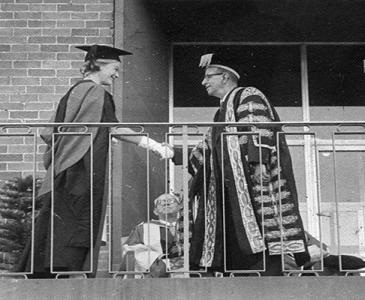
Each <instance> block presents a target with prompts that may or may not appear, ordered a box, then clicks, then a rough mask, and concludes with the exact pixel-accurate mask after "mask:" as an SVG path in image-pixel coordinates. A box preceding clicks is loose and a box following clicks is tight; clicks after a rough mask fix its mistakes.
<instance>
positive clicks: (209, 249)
mask: <svg viewBox="0 0 365 300" xmlns="http://www.w3.org/2000/svg"><path fill="white" fill-rule="evenodd" d="M275 121H280V119H279V117H278V115H277V113H276V111H275V109H274V107H272V105H271V104H270V103H269V101H268V100H267V99H266V97H265V96H264V95H263V94H262V93H261V92H260V91H259V90H257V89H256V88H253V87H248V88H235V89H233V90H232V91H231V92H229V93H228V94H227V95H226V96H225V97H224V98H223V100H222V102H221V107H220V109H219V110H218V111H217V112H216V114H215V117H214V122H230V123H233V122H236V123H237V126H229V127H228V126H218V127H213V128H212V129H211V130H210V131H208V135H207V137H206V139H205V140H203V141H202V142H201V143H199V144H198V145H197V146H196V147H195V148H194V149H193V150H192V151H191V154H190V160H189V163H190V164H189V170H190V173H191V174H192V176H193V177H192V180H191V184H190V190H189V198H190V199H193V198H195V197H196V198H197V199H198V209H197V216H196V219H195V222H194V226H193V233H192V239H191V245H190V263H191V266H192V268H199V267H211V268H215V269H220V270H224V269H223V266H224V261H226V270H228V271H229V270H232V271H233V270H247V269H250V267H251V266H255V268H258V269H263V266H262V267H257V262H258V261H260V260H261V261H262V257H263V253H265V254H266V255H276V256H277V255H280V254H281V253H282V252H284V253H289V252H290V253H294V255H295V257H296V261H297V263H298V265H303V264H304V263H305V262H306V261H307V260H308V259H309V256H308V253H307V245H306V240H305V235H304V229H303V224H302V220H301V217H300V214H299V209H298V196H297V191H296V186H295V180H294V175H293V170H292V162H291V157H290V153H289V150H288V146H287V144H286V140H285V136H283V135H282V134H279V132H280V128H279V126H276V127H271V126H266V127H265V126H256V127H255V128H253V127H252V126H245V127H242V126H241V127H240V126H238V125H239V123H240V122H242V123H248V122H275ZM236 133H238V135H236ZM177 154H178V152H177ZM278 154H280V155H278ZM279 157H280V166H279V161H278V158H279ZM204 158H205V160H204ZM174 160H175V162H178V161H179V159H178V156H176V157H175V158H174ZM258 163H262V164H265V165H266V166H267V168H268V172H269V173H270V182H268V183H263V185H262V186H261V185H260V184H259V183H257V182H255V181H254V180H253V171H254V168H253V166H254V165H255V164H258ZM204 167H205V171H204ZM223 198H224V199H223ZM205 200H206V202H205ZM224 235H225V240H224ZM224 242H225V247H224ZM224 248H225V249H224ZM224 253H225V259H226V260H224Z"/></svg>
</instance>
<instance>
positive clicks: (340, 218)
mask: <svg viewBox="0 0 365 300" xmlns="http://www.w3.org/2000/svg"><path fill="white" fill-rule="evenodd" d="M216 126H224V127H225V131H224V132H223V133H222V134H221V135H220V139H221V142H220V143H219V144H220V145H221V149H220V152H221V158H220V159H221V161H224V159H225V158H224V157H223V153H224V151H225V150H224V148H223V145H224V143H225V142H222V141H223V140H226V139H227V137H229V136H238V137H240V136H242V135H256V136H257V137H258V141H259V146H258V147H259V148H260V149H261V146H262V145H261V137H262V136H261V132H260V131H256V130H257V128H262V127H267V128H272V127H276V128H277V127H278V126H281V128H282V131H280V132H279V133H278V135H277V140H279V136H280V135H282V136H285V138H286V140H287V141H288V144H289V148H290V152H291V155H292V159H293V166H294V177H295V180H296V184H297V188H298V198H299V208H300V211H301V215H302V218H303V222H304V225H305V230H306V231H308V232H309V233H310V234H312V235H314V236H315V237H316V238H317V239H318V241H319V243H320V244H322V243H325V244H328V245H329V247H330V250H329V251H325V250H324V249H323V248H322V247H319V253H317V262H318V263H317V267H316V268H315V269H312V268H308V269H304V268H303V267H295V266H294V267H293V265H292V264H288V259H289V260H290V255H289V254H288V253H283V252H282V253H281V262H282V266H283V269H282V271H283V272H284V274H286V275H288V276H290V275H298V274H303V273H315V274H319V273H321V272H324V270H325V267H326V266H325V263H324V262H325V260H324V259H325V256H326V255H328V253H327V252H329V254H331V255H336V257H337V258H338V266H339V267H338V271H339V272H342V273H344V274H352V273H361V272H362V270H361V269H353V268H348V267H347V265H346V264H344V261H343V259H344V256H342V255H351V256H354V257H358V258H361V259H362V258H363V257H364V255H365V230H364V228H363V224H365V221H364V220H365V190H364V188H363V181H362V180H365V173H364V174H363V175H362V171H364V172H365V163H363V160H362V159H364V161H365V156H364V157H363V156H362V153H364V154H365V122H339V121H336V122H275V123H77V124H76V123H62V125H60V124H59V123H27V124H2V125H0V128H1V130H0V143H1V144H2V145H3V146H7V147H6V149H5V148H4V153H3V161H2V165H3V169H4V171H3V172H2V175H1V176H2V180H3V182H5V181H6V180H7V179H8V180H11V179H12V177H11V176H13V175H14V171H13V170H11V169H9V166H10V165H8V163H9V162H10V163H11V161H7V157H9V159H11V156H9V155H11V154H14V153H16V154H21V155H24V152H22V148H20V147H19V151H14V152H12V153H10V152H8V150H9V149H8V148H9V147H8V146H9V144H7V143H11V142H10V141H11V139H12V138H13V137H17V138H21V137H22V138H24V143H23V146H24V145H31V147H32V150H33V151H32V153H29V154H31V156H32V165H33V168H32V170H21V169H20V170H19V168H18V170H16V171H17V172H19V174H21V175H22V174H31V175H32V176H33V179H35V178H37V177H39V174H42V176H43V175H44V170H42V169H39V168H38V165H39V157H38V156H39V154H40V151H39V146H40V145H41V144H42V143H40V142H39V141H38V129H39V128H41V127H54V128H55V129H56V130H55V131H54V133H53V134H52V145H55V139H56V138H57V137H59V136H77V137H83V138H87V139H89V141H90V147H89V149H90V162H93V161H95V160H97V159H98V157H93V153H94V150H93V140H94V136H93V133H91V132H90V131H89V129H90V128H100V127H108V128H109V129H110V133H109V137H108V145H109V150H108V168H107V169H108V173H107V181H108V187H107V193H106V195H107V198H108V199H107V200H108V212H107V220H108V222H107V226H105V228H106V232H107V234H106V236H107V239H108V244H107V248H108V272H109V273H110V274H111V275H112V276H114V277H118V276H122V277H123V278H129V277H136V276H137V277H138V276H139V277H145V275H146V274H149V271H150V270H149V268H147V269H145V270H143V271H141V270H135V269H133V266H131V265H130V263H129V267H131V268H132V270H130V269H124V270H121V269H120V267H119V265H121V264H122V243H121V239H122V238H123V237H124V239H122V240H123V242H124V241H125V238H126V237H127V236H128V234H125V230H123V228H118V227H117V226H115V224H119V225H120V224H122V223H123V220H122V219H123V218H126V216H127V217H128V214H130V212H129V211H127V210H126V208H125V207H123V205H124V202H123V201H124V200H125V194H127V195H129V196H130V195H131V194H132V193H131V192H127V193H125V191H126V190H128V189H136V187H138V191H137V189H136V191H137V192H136V197H137V196H138V197H139V196H140V195H142V194H143V195H145V200H143V199H142V200H141V199H137V198H136V199H129V201H136V202H135V203H137V202H138V205H137V209H138V207H143V211H144V212H145V215H144V217H142V218H141V216H139V218H140V219H136V220H135V224H133V225H137V224H138V223H140V222H145V223H146V224H147V227H146V228H147V234H146V238H147V246H152V244H153V241H152V239H153V236H152V234H153V233H154V232H155V229H154V228H152V225H148V224H151V220H152V217H151V211H152V207H151V203H153V201H152V197H154V198H155V197H156V196H157V195H158V194H162V193H171V192H177V193H179V194H180V197H181V199H182V201H183V202H182V211H181V218H180V219H179V221H180V228H182V229H181V230H182V232H181V240H182V246H181V247H182V250H183V251H182V252H181V254H180V258H181V261H182V264H180V265H179V266H180V268H178V269H173V268H169V266H168V265H167V266H168V268H167V271H166V273H167V274H169V275H170V276H182V277H200V276H202V275H203V276H204V274H205V273H206V272H207V271H208V268H207V267H206V266H202V267H201V268H199V269H198V270H195V269H194V270H192V269H191V268H190V262H189V259H190V258H189V252H190V251H191V245H190V240H191V232H190V230H189V228H190V229H191V228H193V227H194V208H195V210H196V209H199V208H196V207H194V205H192V204H193V201H194V199H192V198H190V199H189V179H191V176H190V175H189V172H188V171H189V153H190V151H191V148H192V147H193V146H194V145H196V144H197V143H198V142H199V140H200V139H203V137H204V136H205V133H206V132H205V131H206V128H207V127H216ZM71 127H72V128H74V129H75V130H76V129H77V128H78V130H76V131H72V132H65V131H64V129H65V128H71ZM121 127H130V128H138V130H137V131H136V133H135V134H133V135H136V136H147V137H149V136H150V134H149V133H148V132H145V128H150V129H151V128H152V129H153V130H154V131H156V130H159V136H160V138H159V139H158V140H159V141H160V142H166V143H170V144H171V145H173V146H174V147H176V148H181V149H182V151H181V153H182V165H181V166H176V165H175V164H174V163H172V162H171V161H170V160H163V161H159V160H157V159H154V158H152V157H150V156H151V155H153V154H151V153H149V152H148V151H146V150H144V151H141V149H139V150H137V148H135V149H134V148H133V149H132V150H131V149H127V150H124V149H122V150H120V146H122V147H123V146H124V145H126V143H125V142H120V143H115V138H118V137H122V136H123V134H121V133H120V132H118V128H121ZM231 127H238V128H239V127H244V128H246V130H247V128H248V129H249V131H247V132H246V131H245V132H242V131H238V132H233V133H232V132H230V131H229V128H231ZM319 128H320V129H323V128H325V130H326V136H319V133H318V129H319ZM154 137H155V136H154ZM30 140H31V141H32V142H31V143H30ZM3 141H4V142H3ZM276 146H277V148H278V145H276ZM52 149H54V147H53V148H52ZM5 151H6V152H5ZM134 151H137V152H138V151H139V153H140V155H139V156H138V159H140V161H139V162H136V163H138V164H140V165H139V166H138V167H137V168H136V169H135V172H136V173H134V174H133V172H132V174H133V175H135V178H136V180H135V181H134V186H133V187H132V188H130V187H128V186H127V185H125V183H124V182H125V181H126V178H127V180H128V181H133V178H131V172H130V171H131V170H126V169H123V167H124V166H123V163H122V164H121V165H120V163H118V158H116V156H115V155H116V153H119V154H120V153H122V156H123V159H124V161H126V162H127V166H130V165H131V161H132V160H135V159H136V157H135V156H133V155H135V154H134ZM141 153H142V154H141ZM259 153H260V162H262V157H261V150H260V151H259ZM7 155H8V156H7ZM128 155H131V158H129V157H128ZM202 155H203V157H202V161H203V162H204V163H203V170H204V171H203V182H206V181H207V180H208V178H207V176H208V174H207V173H206V166H205V163H206V161H207V157H208V154H207V153H206V151H203V153H202ZM280 155H281V154H280V153H278V161H279V167H280ZM328 157H330V158H331V159H328ZM56 160H57V158H56ZM54 161H55V153H54V151H53V152H52V164H51V168H52V173H54ZM128 163H129V164H128ZM347 163H348V164H347ZM363 164H364V165H363ZM124 165H125V164H124ZM156 166H158V167H157V168H158V169H159V172H157V174H156V173H154V169H156ZM6 168H7V169H6ZM224 168H225V165H224V164H223V165H222V169H221V170H220V171H221V180H222V183H221V185H222V186H224V185H225V175H224V174H225V173H224V171H225V169H224ZM355 169H356V174H354V172H355V171H354V170H355ZM321 171H324V173H325V174H326V177H321V176H322V175H321ZM89 172H90V173H89V176H88V178H89V180H90V181H89V183H88V184H87V186H88V187H89V188H90V190H89V191H88V193H89V194H90V198H89V205H90V215H89V218H90V222H89V223H88V226H89V230H90V231H89V235H90V237H93V236H94V235H95V232H94V231H95V226H94V225H95V224H93V219H94V218H93V214H94V199H93V195H94V192H95V191H93V186H94V183H93V177H94V176H93V174H94V170H93V163H90V168H89ZM137 172H142V173H143V175H141V174H137ZM351 173H353V174H354V175H353V177H350V176H345V175H346V174H351ZM7 174H9V177H8V178H6V176H7ZM328 174H329V175H328ZM327 175H328V176H327ZM126 176H127V177H126ZM156 176H157V178H156ZM344 176H345V177H344ZM362 176H363V177H362ZM329 177H330V178H329ZM142 179H145V181H143V180H142ZM279 180H280V174H279ZM155 181H156V182H158V188H160V190H159V191H157V190H156V189H155V187H151V184H152V182H155ZM51 182H52V185H51V191H52V193H51V195H52V197H51V206H50V207H51V216H52V218H51V219H50V220H51V223H50V229H51V230H50V243H51V244H50V270H49V271H50V273H51V274H54V275H55V276H56V277H58V276H64V275H74V274H81V275H83V276H86V274H92V273H93V272H94V270H95V263H96V261H95V260H93V259H92V257H93V256H94V253H93V251H94V250H93V249H94V247H93V246H95V243H96V242H95V241H94V240H93V239H91V240H90V241H89V242H90V243H91V244H92V245H93V246H92V247H90V256H89V266H88V268H87V269H82V270H71V271H70V270H58V269H57V268H56V269H54V256H55V254H54V251H55V250H54V244H55V237H54V234H53V231H54V221H55V218H57V214H56V213H55V212H54V207H55V204H54V203H55V201H56V202H57V201H59V200H57V198H55V195H54V178H53V180H52V181H51ZM32 184H33V185H32V189H31V193H32V204H31V212H30V214H28V216H30V220H28V222H30V227H31V231H30V233H29V235H30V240H31V243H30V245H31V248H30V258H31V261H30V269H29V270H26V271H24V272H18V271H17V272H13V271H12V270H11V269H4V270H3V272H1V275H2V276H4V277H5V278H6V277H7V276H24V277H25V278H27V277H28V276H30V275H31V274H33V272H34V255H35V253H34V252H35V249H34V241H35V227H36V226H35V219H36V213H37V212H36V199H37V195H36V181H35V180H33V183H32ZM262 184H263V182H262V178H261V187H262ZM349 186H350V187H349ZM161 187H162V188H161ZM351 187H352V190H351ZM203 189H204V192H203V194H204V195H205V197H204V201H203V205H204V209H203V210H204V211H206V208H207V205H208V204H207V199H206V195H207V193H208V191H207V187H206V185H203ZM223 191H224V189H223ZM280 191H281V189H280V188H279V199H278V203H279V208H280V213H279V216H280V223H281V224H282V222H283V218H282V213H281V200H282V196H281V195H280ZM351 191H352V192H351ZM6 196H8V195H6ZM327 196H328V197H329V198H330V199H329V198H327ZM4 197H5V196H4ZM121 199H122V201H121ZM222 199H223V203H222V204H223V206H222V208H221V209H222V210H223V211H225V206H224V205H225V194H224V192H223V193H222ZM0 201H1V202H3V204H4V201H3V200H1V198H0ZM117 201H118V202H117ZM9 203H10V202H9ZM9 203H7V204H4V205H2V207H3V208H4V210H6V209H8V210H9V209H10V208H11V207H9V205H10V204H9ZM322 207H324V209H323V208H322ZM354 215H355V216H356V218H357V220H355V219H354V217H353V216H354ZM5 216H6V214H2V212H1V208H0V221H1V220H5V219H6V217H5ZM206 217H207V216H206V215H205V220H204V224H205V225H204V226H205V231H206V228H207V219H206ZM222 217H223V224H222V225H223V232H224V233H225V231H226V228H225V226H226V225H225V224H226V221H227V220H225V218H226V217H225V214H224V213H223V216H222ZM9 218H10V217H9ZM9 218H8V219H9ZM261 218H262V221H263V220H264V215H263V214H262V215H261ZM327 218H328V219H330V220H327ZM103 220H104V218H103V217H101V218H100V222H103ZM4 223H5V221H4ZM261 223H262V224H261V228H260V230H261V232H265V228H264V225H263V224H264V222H261ZM131 227H132V226H131ZM0 232H2V236H1V235H0V238H1V240H3V247H2V252H3V253H2V256H3V258H4V257H5V256H6V255H5V254H6V251H7V250H6V249H7V248H6V241H4V240H5V239H7V237H10V240H11V236H12V234H11V232H10V233H9V228H6V227H4V228H3V230H1V231H0ZM160 234H161V235H165V238H164V240H165V243H166V245H160V246H161V248H168V243H169V242H170V241H169V240H168V231H167V229H165V230H164V233H161V232H160ZM356 237H357V239H356ZM223 238H224V247H223V249H224V256H223V257H224V268H223V271H222V272H218V273H216V276H223V274H224V275H225V276H226V275H227V276H231V277H234V276H241V275H247V274H248V273H250V274H251V273H254V274H256V275H259V276H260V274H261V273H262V272H265V271H266V258H265V256H263V262H264V264H263V267H262V268H257V269H251V270H236V269H234V270H232V269H229V267H227V263H226V236H225V234H224V235H223ZM283 238H284V237H283V235H282V232H281V236H280V243H281V245H282V246H283V243H284V240H283ZM97 240H100V238H98V239H97ZM56 242H57V241H56ZM357 243H358V244H357ZM9 251H10V250H9ZM16 251H17V252H18V253H20V251H19V249H18V250H16ZM138 251H139V250H138ZM151 251H152V250H151V248H150V249H147V250H146V252H147V253H148V255H147V257H152V256H150V253H151ZM10 252H11V251H10ZM10 252H9V253H10ZM13 252H14V251H13ZM138 254H140V253H138ZM133 255H134V256H135V254H132V256H133ZM18 257H19V255H18ZM123 258H124V257H123ZM132 258H133V257H132ZM133 259H135V258H133ZM151 259H152V258H151ZM147 260H148V259H147ZM4 261H5V259H4ZM151 264H152V262H151V261H149V262H148V265H151ZM127 265H128V262H127Z"/></svg>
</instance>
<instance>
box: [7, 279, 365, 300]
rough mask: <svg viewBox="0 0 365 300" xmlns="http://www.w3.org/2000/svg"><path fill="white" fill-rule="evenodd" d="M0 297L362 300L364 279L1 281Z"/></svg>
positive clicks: (106, 299) (364, 295)
mask: <svg viewBox="0 0 365 300" xmlns="http://www.w3.org/2000/svg"><path fill="white" fill-rule="evenodd" d="M0 299H16V300H19V299H21V300H25V299H47V300H49V299H62V300H65V299H75V300H76V299H77V300H79V299H103V300H104V299H105V300H109V299H128V300H133V299H139V300H140V299H148V300H153V299H156V300H157V299H158V300H162V299H189V300H199V299H226V300H232V299H240V300H241V299H255V300H261V299H270V300H274V299H295V300H297V299H318V300H319V299H351V300H353V299H365V279H364V278H363V277H262V278H257V277H246V278H242V277H241V278H186V279H184V278H178V279H120V278H117V279H58V280H54V279H43V280H36V279H31V280H25V279H3V280H1V281H0Z"/></svg>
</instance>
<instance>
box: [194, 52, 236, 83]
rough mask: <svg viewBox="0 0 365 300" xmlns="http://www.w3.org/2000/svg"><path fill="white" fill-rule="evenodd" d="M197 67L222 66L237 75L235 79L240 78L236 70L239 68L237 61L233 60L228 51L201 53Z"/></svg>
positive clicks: (233, 57)
mask: <svg viewBox="0 0 365 300" xmlns="http://www.w3.org/2000/svg"><path fill="white" fill-rule="evenodd" d="M199 67H202V68H207V67H216V68H222V69H225V70H227V71H230V72H231V73H233V74H234V75H235V76H236V77H237V79H240V75H239V73H238V71H237V70H238V69H239V68H238V65H237V62H236V61H235V56H234V55H231V53H229V52H228V51H227V53H208V54H204V55H202V56H201V58H200V63H199Z"/></svg>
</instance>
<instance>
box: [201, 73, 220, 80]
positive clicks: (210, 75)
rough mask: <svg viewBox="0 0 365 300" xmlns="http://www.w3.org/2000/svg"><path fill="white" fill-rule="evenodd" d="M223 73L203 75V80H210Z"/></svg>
mask: <svg viewBox="0 0 365 300" xmlns="http://www.w3.org/2000/svg"><path fill="white" fill-rule="evenodd" d="M222 74H224V73H213V74H205V75H204V77H203V80H204V79H206V80H209V79H210V78H212V77H213V76H217V75H222Z"/></svg>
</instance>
